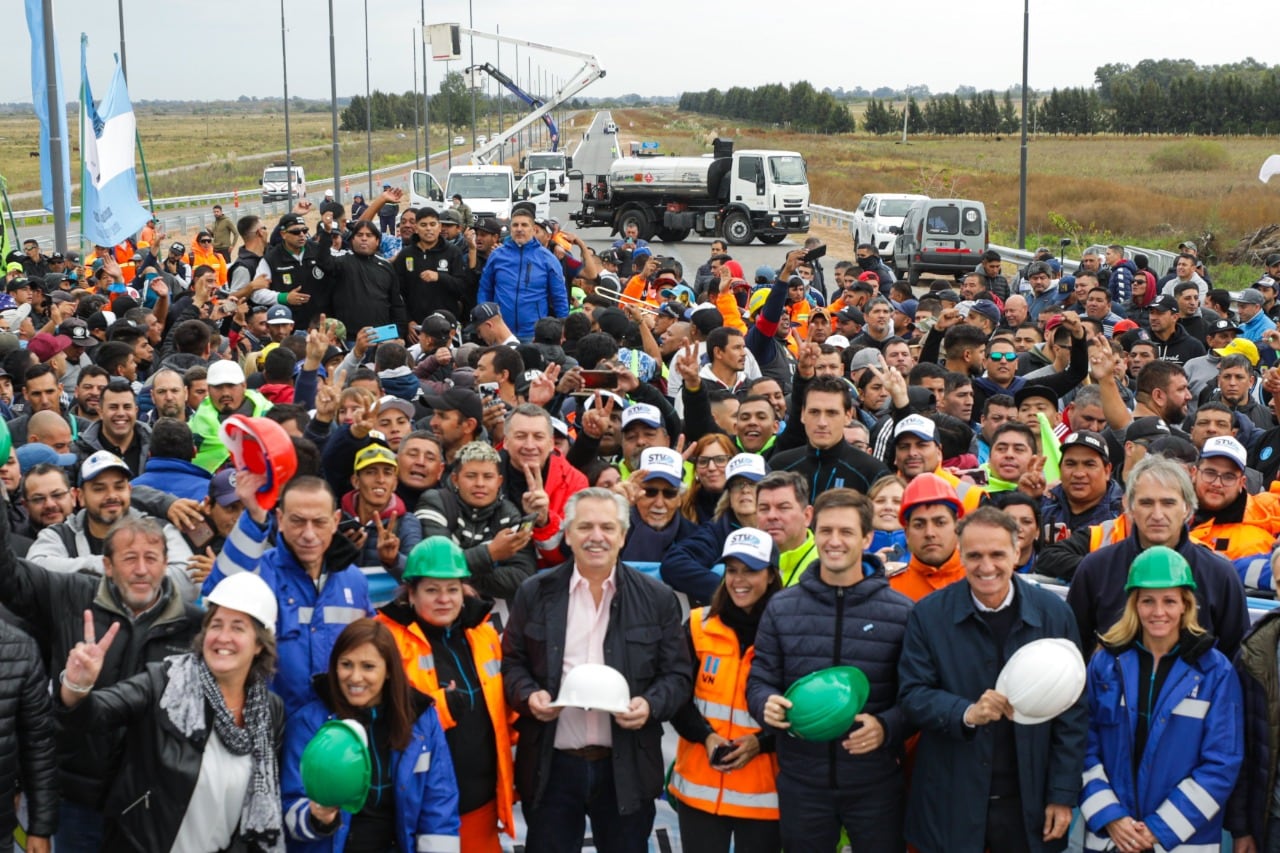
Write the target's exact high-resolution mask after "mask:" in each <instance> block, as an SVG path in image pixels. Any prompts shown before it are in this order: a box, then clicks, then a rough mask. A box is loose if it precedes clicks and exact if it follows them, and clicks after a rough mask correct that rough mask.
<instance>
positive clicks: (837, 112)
mask: <svg viewBox="0 0 1280 853" xmlns="http://www.w3.org/2000/svg"><path fill="white" fill-rule="evenodd" d="M679 106H680V109H682V110H687V111H689V112H696V113H706V114H708V115H714V116H722V117H724V118H734V119H742V120H743V121H754V122H761V123H764V124H777V125H781V126H783V127H789V128H791V129H793V130H798V131H801V132H810V133H852V132H853V130H854V129H855V126H854V124H855V123H854V120H853V115H852V114H851V113H850V112H849V110H848V108H847V107H846V106H845V105H844V104H843V103H841V102H840V101H838V100H836V99H835V98H834V97H833V96H832V95H830V94H829V93H826V92H819V91H817V90H816V89H814V88H813V86H812V85H810V83H809V82H808V81H806V80H801V81H800V82H798V83H794V84H792V85H791V86H790V87H787V86H783V85H781V84H778V83H772V84H769V85H767V86H757V87H755V88H754V89H749V88H747V87H745V86H734V87H733V88H732V89H729V90H727V91H725V92H721V91H720V90H719V89H710V90H708V91H706V92H685V93H684V94H683V95H681V96H680V104H679Z"/></svg>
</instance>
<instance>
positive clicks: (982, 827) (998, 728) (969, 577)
mask: <svg viewBox="0 0 1280 853" xmlns="http://www.w3.org/2000/svg"><path fill="white" fill-rule="evenodd" d="M959 550H960V560H961V563H962V564H963V565H964V570H965V581H966V582H965V583H959V582H957V583H954V584H952V585H950V586H948V587H944V588H943V589H940V590H938V591H937V592H935V593H933V594H932V595H929V596H926V597H925V598H924V599H922V600H921V601H919V602H917V604H916V606H915V609H914V610H913V611H912V612H911V618H910V620H909V621H908V623H907V634H906V639H905V641H904V643H903V649H902V662H901V664H900V666H899V669H898V675H899V681H900V685H901V687H900V693H899V699H900V703H901V706H902V709H903V711H904V712H905V713H906V716H907V720H908V721H909V722H910V723H912V724H914V725H916V726H918V727H919V728H920V729H921V735H920V742H919V745H918V746H917V748H916V769H915V775H916V779H917V784H916V785H914V786H912V789H911V792H910V795H909V799H908V802H907V821H906V826H907V832H906V836H907V841H908V842H909V843H910V844H912V845H913V846H914V847H915V848H916V849H917V850H919V851H921V853H941V852H942V851H947V853H965V852H966V851H973V853H981V851H982V850H984V849H986V850H989V851H990V853H1029V851H1059V850H1062V849H1064V848H1065V847H1066V843H1067V841H1066V833H1067V828H1068V826H1070V823H1071V809H1072V806H1074V804H1075V802H1076V798H1077V795H1078V794H1079V792H1080V778H1081V773H1082V771H1083V769H1084V751H1085V735H1086V732H1087V729H1088V713H1087V709H1086V707H1085V705H1084V703H1083V701H1081V700H1080V699H1077V700H1076V701H1075V702H1074V704H1072V705H1071V707H1070V708H1068V709H1067V710H1066V711H1065V712H1063V713H1062V714H1061V715H1059V716H1058V717H1057V718H1055V719H1053V720H1052V721H1050V722H1048V723H1047V724H1041V725H1015V723H1014V721H1013V716H1014V713H1015V711H1016V709H1015V708H1014V707H1013V705H1011V704H1010V702H1009V699H1008V697H1006V696H1005V695H1003V694H1001V693H998V692H997V691H996V690H995V689H994V688H995V686H996V682H997V678H998V676H999V675H1000V672H1001V669H1002V668H1003V666H1004V664H1005V662H1007V661H1008V660H1009V659H1010V658H1011V657H1013V654H1014V652H1016V651H1018V649H1020V648H1022V647H1024V646H1026V645H1028V644H1029V643H1032V642H1034V641H1036V640H1041V639H1045V638H1065V639H1069V640H1071V641H1072V642H1074V643H1076V644H1078V643H1079V635H1078V634H1077V629H1076V625H1075V620H1074V619H1073V618H1072V615H1071V611H1070V609H1069V608H1068V607H1067V606H1066V605H1065V604H1063V602H1062V600H1061V599H1060V598H1058V597H1057V596H1056V595H1054V594H1053V593H1051V592H1048V591H1045V590H1042V589H1040V588H1039V587H1036V586H1033V585H1031V584H1029V583H1027V582H1025V581H1023V580H1021V579H1020V578H1015V575H1014V569H1015V567H1016V566H1017V558H1018V524H1017V522H1016V521H1014V519H1013V518H1012V517H1010V516H1009V515H1008V514H1007V513H1005V512H1002V511H1001V510H998V509H995V508H994V507H979V508H978V509H976V510H974V511H973V512H971V513H968V514H966V515H965V517H964V519H963V520H962V521H961V522H960V545H959ZM1064 677H1065V674H1064ZM1011 692H1012V691H1011ZM926 779H938V780H941V779H946V780H947V790H946V791H945V792H942V791H939V790H938V789H937V788H936V787H934V786H931V785H929V784H919V780H926Z"/></svg>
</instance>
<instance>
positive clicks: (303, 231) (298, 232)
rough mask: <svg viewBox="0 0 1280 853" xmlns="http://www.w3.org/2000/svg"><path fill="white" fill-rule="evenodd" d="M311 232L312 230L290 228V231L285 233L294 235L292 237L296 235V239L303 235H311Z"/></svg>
mask: <svg viewBox="0 0 1280 853" xmlns="http://www.w3.org/2000/svg"><path fill="white" fill-rule="evenodd" d="M310 232H311V229H310V228H290V229H289V230H287V231H285V232H284V233H286V234H292V235H294V236H295V237H298V236H301V235H303V234H308V233H310Z"/></svg>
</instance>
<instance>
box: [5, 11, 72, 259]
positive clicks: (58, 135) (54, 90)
mask: <svg viewBox="0 0 1280 853" xmlns="http://www.w3.org/2000/svg"><path fill="white" fill-rule="evenodd" d="M42 6H43V9H42V14H43V16H44V32H43V33H41V35H42V36H43V37H44V79H45V91H46V94H47V98H48V103H47V104H46V108H47V110H48V113H49V160H50V162H49V175H50V177H51V178H52V179H53V247H54V250H55V251H58V252H66V251H67V220H68V218H69V217H70V215H71V211H69V210H67V197H66V193H67V188H66V187H65V186H63V180H62V157H63V154H64V153H65V152H64V150H63V147H62V146H63V138H62V128H63V125H64V124H65V123H66V116H67V105H66V104H64V103H62V99H61V98H59V97H58V63H57V62H55V61H54V57H55V56H56V54H55V53H54V51H55V50H56V45H55V44H54V39H53V0H43V3H42ZM14 238H15V239H16V238H17V235H14Z"/></svg>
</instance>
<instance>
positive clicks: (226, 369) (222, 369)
mask: <svg viewBox="0 0 1280 853" xmlns="http://www.w3.org/2000/svg"><path fill="white" fill-rule="evenodd" d="M208 382H209V387H210V388H212V387H213V386H215V385H243V384H245V380H244V371H243V370H241V369H240V365H238V364H236V363H235V362H234V361H226V360H225V359H224V360H223V361H215V362H214V363H213V364H211V365H209V374H208Z"/></svg>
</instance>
